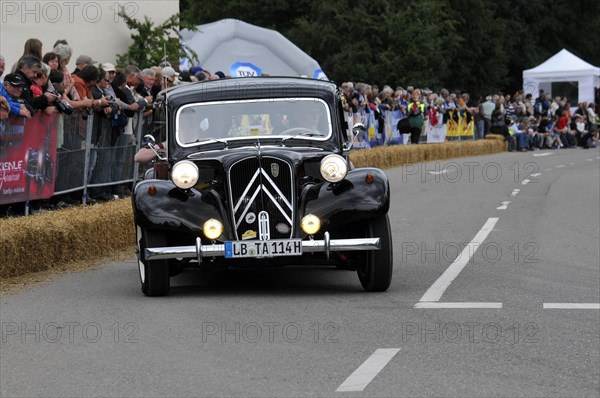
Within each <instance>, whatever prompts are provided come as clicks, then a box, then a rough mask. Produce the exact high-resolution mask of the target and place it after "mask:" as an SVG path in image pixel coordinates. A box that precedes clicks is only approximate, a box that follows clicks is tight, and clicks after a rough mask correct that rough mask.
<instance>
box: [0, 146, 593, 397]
mask: <svg viewBox="0 0 600 398" xmlns="http://www.w3.org/2000/svg"><path fill="white" fill-rule="evenodd" d="M540 155H542V156H540ZM387 172H388V175H389V177H390V179H391V182H392V198H393V205H392V208H391V211H390V217H391V222H392V232H393V235H394V280H393V282H392V286H391V287H390V289H389V290H388V291H387V292H385V293H377V294H373V293H371V294H370V293H365V292H363V291H362V288H361V287H360V283H359V281H358V278H357V276H356V274H355V273H354V272H350V271H341V270H330V269H317V268H311V269H301V268H284V269H272V270H229V271H223V272H212V273H207V274H205V273H200V272H195V271H193V270H189V271H186V272H184V273H183V274H182V275H180V276H178V277H177V278H175V279H174V280H173V284H174V285H175V287H174V288H172V290H171V295H170V296H169V297H165V298H146V297H144V296H143V295H142V293H141V292H140V288H139V281H138V275H137V263H136V261H135V260H134V258H133V256H132V258H131V260H129V261H126V262H124V263H118V264H117V263H114V264H106V265H105V266H103V267H101V268H100V269H98V270H94V271H91V272H82V273H74V274H68V275H64V276H61V277H57V278H56V279H55V280H54V281H52V282H50V283H47V284H42V285H39V286H35V287H32V288H29V289H26V290H24V291H22V292H21V293H19V294H17V295H13V296H6V297H2V298H1V306H0V319H1V326H2V341H1V345H0V349H1V350H0V354H1V355H0V357H1V358H0V395H1V396H2V397H13V396H28V397H29V396H44V397H88V396H103V397H113V396H115V397H116V396H122V397H125V396H127V397H137V396H140V397H142V396H143V397H150V396H227V397H237V396H239V397H248V396H250V397H259V396H260V397H297V396H319V397H322V396H327V397H355V396H378V397H380V396H383V397H385V396H393V397H418V396H443V397H449V396H461V397H488V396H494V397H496V396H505V397H517V396H527V397H541V396H561V397H566V396H568V397H574V396H593V397H597V396H598V395H599V394H600V352H599V349H600V332H599V330H600V304H599V303H600V293H599V290H600V264H599V259H600V254H599V247H600V214H599V213H600V206H599V204H600V156H599V152H598V150H583V149H570V150H559V151H541V152H539V151H536V152H529V153H502V154H497V155H493V156H487V157H475V158H461V159H455V160H449V161H443V162H435V163H428V164H421V165H415V166H406V167H404V168H397V169H392V170H388V171H387ZM538 173H539V174H538Z"/></svg>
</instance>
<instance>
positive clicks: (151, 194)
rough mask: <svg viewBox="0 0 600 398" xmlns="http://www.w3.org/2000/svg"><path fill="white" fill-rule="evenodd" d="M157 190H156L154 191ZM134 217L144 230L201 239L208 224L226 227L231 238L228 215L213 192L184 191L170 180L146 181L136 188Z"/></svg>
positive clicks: (225, 232) (225, 233)
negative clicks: (219, 224)
mask: <svg viewBox="0 0 600 398" xmlns="http://www.w3.org/2000/svg"><path fill="white" fill-rule="evenodd" d="M151 187H154V188H151ZM132 202H133V214H134V220H135V223H136V225H138V226H140V227H142V228H158V229H167V230H177V231H182V232H189V233H194V234H197V235H199V234H200V233H201V230H202V226H203V225H204V223H205V222H206V220H208V219H210V218H215V219H217V220H219V221H221V222H222V223H223V226H224V235H228V234H229V232H228V227H227V226H228V225H229V224H228V220H227V212H226V211H225V209H224V208H223V205H222V201H221V200H220V198H219V195H218V194H217V193H216V192H214V191H211V190H203V191H199V190H197V189H194V188H192V189H190V190H189V191H184V190H182V189H179V188H177V187H176V186H175V184H173V182H172V181H167V180H144V181H140V182H139V183H138V184H137V185H136V186H135V188H134V192H133V195H132Z"/></svg>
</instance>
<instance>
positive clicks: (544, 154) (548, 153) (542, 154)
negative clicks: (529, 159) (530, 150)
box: [533, 152, 552, 156]
mask: <svg viewBox="0 0 600 398" xmlns="http://www.w3.org/2000/svg"><path fill="white" fill-rule="evenodd" d="M548 155H552V152H544V153H534V154H533V156H548Z"/></svg>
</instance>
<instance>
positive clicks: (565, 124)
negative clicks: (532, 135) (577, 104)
mask: <svg viewBox="0 0 600 398" xmlns="http://www.w3.org/2000/svg"><path fill="white" fill-rule="evenodd" d="M554 133H556V134H558V136H559V138H560V142H561V143H562V144H563V148H572V147H574V146H575V137H574V136H572V135H571V134H569V121H568V120H567V117H566V116H565V111H562V112H561V113H560V117H559V118H558V120H557V121H556V126H555V127H554Z"/></svg>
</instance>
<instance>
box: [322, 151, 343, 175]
mask: <svg viewBox="0 0 600 398" xmlns="http://www.w3.org/2000/svg"><path fill="white" fill-rule="evenodd" d="M346 174H348V163H346V159H344V158H343V157H341V156H340V155H327V156H325V157H324V158H323V160H321V175H322V176H323V178H324V179H325V180H326V181H328V182H340V181H342V180H343V179H344V178H345V177H346Z"/></svg>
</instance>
